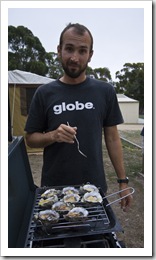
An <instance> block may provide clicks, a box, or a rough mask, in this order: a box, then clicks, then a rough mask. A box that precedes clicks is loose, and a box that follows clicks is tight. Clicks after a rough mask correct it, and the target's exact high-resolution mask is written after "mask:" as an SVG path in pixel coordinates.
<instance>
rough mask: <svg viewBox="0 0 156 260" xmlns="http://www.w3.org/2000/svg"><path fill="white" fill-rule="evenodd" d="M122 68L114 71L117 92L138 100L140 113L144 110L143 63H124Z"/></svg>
mask: <svg viewBox="0 0 156 260" xmlns="http://www.w3.org/2000/svg"><path fill="white" fill-rule="evenodd" d="M123 67H124V68H123V69H122V70H120V71H117V72H116V78H118V79H119V82H116V91H117V93H124V94H125V95H126V96H128V97H130V98H134V99H136V100H138V101H139V104H140V108H139V110H140V113H141V114H142V113H143V110H144V63H140V62H139V63H125V64H124V66H123Z"/></svg>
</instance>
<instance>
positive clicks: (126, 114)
mask: <svg viewBox="0 0 156 260" xmlns="http://www.w3.org/2000/svg"><path fill="white" fill-rule="evenodd" d="M117 99H118V102H119V106H120V109H121V112H122V115H123V118H124V123H126V124H137V123H138V119H139V101H138V100H135V99H132V98H129V97H127V96H125V95H124V94H117Z"/></svg>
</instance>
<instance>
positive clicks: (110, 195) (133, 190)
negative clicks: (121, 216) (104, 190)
mask: <svg viewBox="0 0 156 260" xmlns="http://www.w3.org/2000/svg"><path fill="white" fill-rule="evenodd" d="M130 189H131V190H132V192H130V193H128V194H126V195H125V196H123V197H121V198H119V199H116V200H114V201H112V202H110V203H108V204H107V205H106V207H107V206H109V205H111V204H114V203H116V202H117V201H120V200H122V199H124V198H126V197H128V196H129V195H131V194H133V193H134V192H135V189H134V188H132V187H128V188H125V189H123V190H119V191H117V192H114V193H112V194H109V195H107V196H105V197H103V199H107V198H109V197H112V196H114V195H116V194H119V193H121V192H123V191H125V190H130Z"/></svg>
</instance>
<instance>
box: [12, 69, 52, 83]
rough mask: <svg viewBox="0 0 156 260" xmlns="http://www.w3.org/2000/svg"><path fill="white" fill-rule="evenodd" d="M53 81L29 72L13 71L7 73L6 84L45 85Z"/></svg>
mask: <svg viewBox="0 0 156 260" xmlns="http://www.w3.org/2000/svg"><path fill="white" fill-rule="evenodd" d="M53 80H54V79H51V78H47V77H43V76H40V75H37V74H34V73H31V72H27V71H21V70H13V71H8V83H9V84H39V85H41V84H46V83H49V82H51V81H53Z"/></svg>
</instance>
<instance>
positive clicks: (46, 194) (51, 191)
mask: <svg viewBox="0 0 156 260" xmlns="http://www.w3.org/2000/svg"><path fill="white" fill-rule="evenodd" d="M60 193H61V191H60V190H55V189H48V190H46V191H45V192H44V193H42V194H41V198H46V199H47V198H49V197H52V196H54V195H59V194H60Z"/></svg>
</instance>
